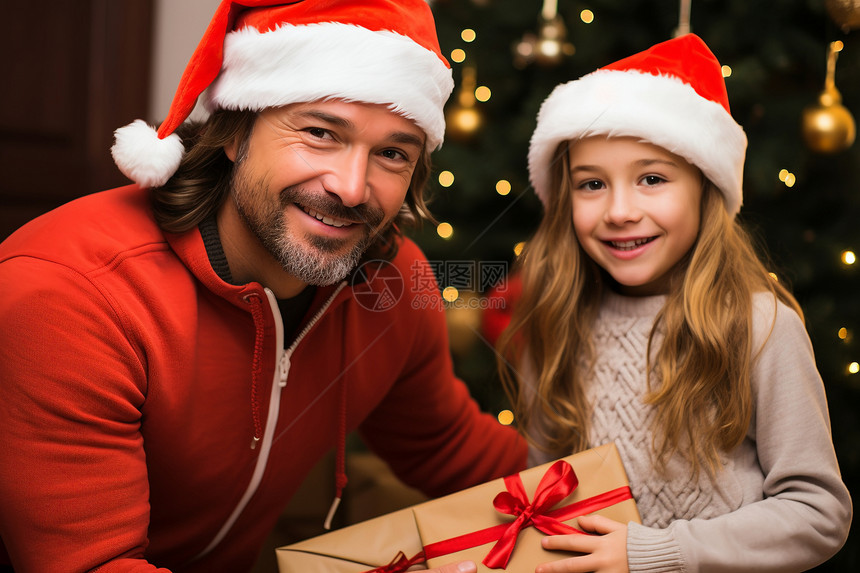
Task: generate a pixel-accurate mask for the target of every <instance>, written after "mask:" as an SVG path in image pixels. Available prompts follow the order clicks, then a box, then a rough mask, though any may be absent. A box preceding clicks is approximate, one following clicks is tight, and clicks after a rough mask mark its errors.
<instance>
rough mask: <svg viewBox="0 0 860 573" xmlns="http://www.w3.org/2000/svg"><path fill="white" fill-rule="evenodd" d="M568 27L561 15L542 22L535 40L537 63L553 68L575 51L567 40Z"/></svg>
mask: <svg viewBox="0 0 860 573" xmlns="http://www.w3.org/2000/svg"><path fill="white" fill-rule="evenodd" d="M566 38H567V28H566V27H565V25H564V20H562V19H561V16H558V15H556V16H555V17H554V18H552V19H551V20H546V21H543V22H541V25H540V29H539V30H538V36H537V39H536V40H535V49H534V58H535V62H536V63H537V65H539V66H542V67H545V68H551V67H555V66H557V65H559V64H560V63H562V62H563V61H564V58H565V57H567V56H572V55H573V53H574V51H575V50H574V47H573V44H571V43H570V42H567V41H566V40H565V39H566Z"/></svg>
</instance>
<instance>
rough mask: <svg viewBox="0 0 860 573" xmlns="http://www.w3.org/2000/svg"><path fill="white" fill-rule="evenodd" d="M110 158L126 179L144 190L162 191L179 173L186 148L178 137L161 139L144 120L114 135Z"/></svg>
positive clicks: (120, 129)
mask: <svg viewBox="0 0 860 573" xmlns="http://www.w3.org/2000/svg"><path fill="white" fill-rule="evenodd" d="M114 137H115V142H114V144H113V147H111V150H110V152H111V155H112V156H113V160H114V162H116V164H117V166H118V167H119V169H120V171H122V173H123V175H125V176H126V177H128V178H129V179H131V180H132V181H134V182H136V183H137V184H139V185H141V186H142V187H161V186H162V185H164V184H165V183H166V182H167V180H168V179H170V176H171V175H173V174H174V173H176V169H177V168H178V167H179V162H180V161H182V155H183V154H184V153H185V147H184V146H183V145H182V140H181V139H179V136H178V135H176V134H175V133H172V134H170V135H168V136H167V137H165V138H164V139H160V138H159V137H158V133H157V132H156V131H155V129H154V128H152V127H150V126H149V125H147V123H146V122H145V121H143V120H142V119H138V120H135V121H134V122H132V123H130V124H129V125H126V126H125V127H121V128H119V129H117V130H116V131H115V132H114Z"/></svg>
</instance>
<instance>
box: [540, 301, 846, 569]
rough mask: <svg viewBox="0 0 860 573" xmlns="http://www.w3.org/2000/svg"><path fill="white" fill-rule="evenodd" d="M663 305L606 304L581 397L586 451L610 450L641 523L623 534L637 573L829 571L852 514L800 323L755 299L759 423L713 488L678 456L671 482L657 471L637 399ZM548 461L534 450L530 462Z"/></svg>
mask: <svg viewBox="0 0 860 573" xmlns="http://www.w3.org/2000/svg"><path fill="white" fill-rule="evenodd" d="M665 300H666V299H665V297H644V298H629V297H622V296H619V295H616V294H609V295H608V296H607V297H606V300H605V301H604V303H603V305H602V307H601V310H600V314H599V316H598V320H597V324H596V326H595V331H594V340H595V348H596V350H597V353H598V355H597V357H596V361H595V365H594V371H593V375H592V377H591V379H590V380H589V385H588V387H587V389H586V393H587V397H588V399H589V403H590V404H591V405H592V407H593V412H592V416H591V429H590V435H589V444H590V446H592V447H593V446H597V445H600V444H603V443H607V442H611V441H614V442H615V444H616V446H617V447H618V449H619V452H620V454H621V458H622V460H623V462H624V467H625V469H626V471H627V474H628V477H629V479H630V487H631V489H632V491H633V495H634V497H635V498H636V502H637V505H638V507H639V511H640V513H641V515H642V522H643V523H642V525H639V524H635V523H630V524H628V537H627V555H628V564H629V567H630V571H631V572H648V573H651V572H666V571H752V570H754V571H804V570H806V569H808V568H810V567H812V566H814V565H815V564H817V563H820V562H822V561H824V560H826V559H827V558H829V557H830V556H831V555H832V554H833V553H835V552H836V551H837V550H838V549H839V547H841V546H842V544H843V543H844V540H845V538H846V536H847V534H848V528H849V525H850V522H851V511H852V509H851V500H850V497H849V494H848V490H847V489H846V488H845V485H844V484H843V483H842V480H841V477H840V474H839V468H838V466H837V462H836V457H835V454H834V451H833V446H832V442H831V439H830V427H829V419H828V415H827V405H826V400H825V396H824V388H823V384H822V382H821V379H820V377H819V375H818V372H817V370H816V368H815V362H814V358H813V355H812V349H811V346H810V343H809V339H808V336H807V335H806V331H805V329H804V326H803V324H802V322H801V321H800V318H799V317H798V316H797V314H796V313H794V312H793V311H791V310H790V309H789V308H788V307H786V306H784V305H782V304H778V305H775V303H774V299H773V297H771V296H770V295H765V294H760V295H756V297H755V304H754V307H755V310H754V319H753V322H754V326H753V330H754V336H753V344H754V345H753V348H754V349H759V348H762V344H764V347H763V349H762V352H761V353H760V354H759V355H757V356H756V358H755V360H754V363H753V372H752V376H753V380H752V381H753V392H754V400H755V408H756V412H755V414H754V417H753V421H752V423H751V425H750V428H749V431H748V433H747V437H746V439H745V440H744V441H743V443H742V444H741V445H740V446H739V447H737V448H736V449H734V450H733V451H732V452H730V453H728V454H725V455H723V459H722V470H721V471H720V472H719V473H718V475H717V477H716V480H715V481H713V482H712V481H711V480H710V479H709V478H708V477H707V474H706V473H702V474H701V475H700V477H699V478H698V479H693V478H692V472H691V471H690V468H689V466H688V465H687V464H686V462H684V460H683V459H681V458H680V457H677V456H676V457H675V458H673V459H672V460H670V462H669V464H668V468H667V469H668V472H667V475H665V476H664V475H661V474H659V473H658V472H657V471H656V470H655V469H654V466H653V463H652V456H651V432H650V428H652V425H651V423H652V420H653V416H654V412H653V409H652V408H650V407H646V406H645V405H644V404H643V402H642V396H643V395H644V393H645V392H646V391H647V380H646V377H645V365H646V352H647V346H648V336H649V333H650V332H651V328H652V326H653V324H654V319H655V318H656V315H657V313H658V312H659V310H660V309H661V308H662V306H663V304H664V303H665ZM774 311H776V318H775V320H776V322H775V324H774ZM772 324H774V328H773V332H772V333H770V330H771V325H772ZM769 333H770V337H769V338H768V336H767V335H768V334H769ZM661 340H662V338H661V337H660V336H659V334H658V336H657V339H656V341H655V342H656V344H655V347H657V346H658V345H659V343H660V341H661ZM765 340H767V342H766V343H765ZM549 458H551V456H548V455H546V454H542V453H539V452H538V451H537V450H534V451H532V452H531V455H530V462H531V463H542V462H546V461H549Z"/></svg>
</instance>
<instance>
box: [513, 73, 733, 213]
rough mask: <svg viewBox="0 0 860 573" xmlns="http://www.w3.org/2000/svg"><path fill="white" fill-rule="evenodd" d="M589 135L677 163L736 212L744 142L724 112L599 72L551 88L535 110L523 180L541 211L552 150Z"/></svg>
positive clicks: (682, 86)
mask: <svg viewBox="0 0 860 573" xmlns="http://www.w3.org/2000/svg"><path fill="white" fill-rule="evenodd" d="M591 135H608V136H632V137H637V138H641V139H642V140H644V141H648V142H650V143H653V144H654V145H658V146H660V147H662V148H664V149H666V150H667V151H670V152H672V153H674V154H676V155H679V156H681V157H683V158H684V159H686V160H687V161H689V162H690V163H692V164H693V165H695V166H696V167H698V168H699V169H701V170H702V173H704V175H705V177H707V178H708V179H709V180H710V181H711V182H712V183H714V185H716V186H717V187H718V188H719V189H720V191H721V192H722V193H723V196H724V197H725V200H726V207H727V209H728V210H729V212H730V213H731V214H732V215H734V214H736V213H737V212H738V211H739V210H740V206H741V203H742V201H743V167H744V156H745V153H746V147H747V138H746V135H745V134H744V131H743V128H741V126H740V125H738V124H737V122H735V120H734V119H733V118H732V116H731V115H730V114H729V113H728V112H727V111H726V109H725V108H723V107H722V106H721V105H720V104H719V103H716V102H714V101H711V100H709V99H706V98H703V97H702V96H700V95H699V94H698V93H697V92H696V91H695V90H694V89H693V88H692V87H691V86H690V85H689V84H686V83H684V82H682V81H681V80H679V79H677V78H675V77H672V76H665V75H662V76H658V75H654V74H650V73H642V72H639V71H634V70H627V71H616V70H598V71H596V72H592V73H590V74H588V75H586V76H583V77H582V78H580V79H579V80H574V81H571V82H567V83H565V84H562V85H559V86H557V87H556V88H555V90H553V92H552V93H551V94H550V96H549V97H548V98H547V99H546V101H544V103H543V105H542V106H541V109H540V112H539V113H538V119H537V128H536V129H535V132H534V134H533V135H532V138H531V143H530V147H529V177H530V180H531V183H532V186H533V187H534V190H535V193H536V194H537V196H538V197H539V198H540V200H541V201H542V202H543V204H544V207H545V208H546V207H547V205H548V201H549V198H550V196H551V190H550V167H551V162H552V160H553V156H554V155H555V152H556V149H557V148H558V146H559V144H560V143H562V142H563V141H567V140H575V139H579V138H583V137H588V136H591Z"/></svg>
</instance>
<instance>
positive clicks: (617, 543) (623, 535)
mask: <svg viewBox="0 0 860 573" xmlns="http://www.w3.org/2000/svg"><path fill="white" fill-rule="evenodd" d="M579 527H581V528H582V529H583V531H587V532H593V533H596V534H597V535H581V534H578V533H571V534H568V535H551V536H548V537H544V538H543V539H542V540H541V545H542V546H543V548H544V549H547V550H550V551H553V550H561V551H573V552H575V553H580V554H581V555H577V556H575V557H568V558H566V559H560V560H558V561H551V562H549V563H543V564H541V565H538V566H537V568H536V569H535V573H563V572H564V573H586V572H590V571H593V572H594V573H628V569H627V525H625V524H623V523H619V522H617V521H614V520H612V519H609V518H608V517H603V516H602V515H584V516H582V517H580V518H579Z"/></svg>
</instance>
